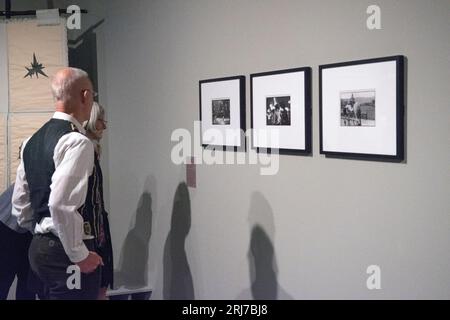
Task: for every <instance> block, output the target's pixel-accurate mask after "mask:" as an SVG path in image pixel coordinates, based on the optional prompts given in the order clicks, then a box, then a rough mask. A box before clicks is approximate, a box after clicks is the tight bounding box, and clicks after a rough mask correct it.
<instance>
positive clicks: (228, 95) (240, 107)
mask: <svg viewBox="0 0 450 320" xmlns="http://www.w3.org/2000/svg"><path fill="white" fill-rule="evenodd" d="M209 87H214V89H215V90H217V91H219V92H222V93H221V94H217V93H215V92H214V93H211V91H215V90H209V91H208V89H209ZM245 101H246V96H245V76H244V75H239V76H230V77H222V78H214V79H205V80H200V81H199V117H200V121H201V130H200V139H201V145H202V147H203V148H210V149H215V150H223V151H228V150H230V149H233V150H234V151H245V150H246V139H245V130H246V124H245V123H246V118H245V108H246V103H245ZM227 105H228V107H227ZM210 107H211V109H215V108H216V107H217V108H220V110H224V109H225V111H221V112H222V113H221V115H222V120H221V122H215V121H214V119H219V118H220V117H215V114H214V110H208V109H206V108H210ZM207 115H208V117H206V116H207ZM210 115H212V117H209V116H210ZM226 116H228V117H227V118H226ZM235 117H238V118H239V119H238V120H236V121H235V120H234V119H233V118H235ZM213 125H216V126H217V128H218V129H219V130H222V131H224V130H225V129H226V126H228V125H232V126H231V128H230V129H231V130H240V131H241V134H240V135H239V139H240V143H238V144H235V145H230V144H215V143H205V142H204V139H203V134H204V132H205V128H206V130H207V128H211V127H212V126H213Z"/></svg>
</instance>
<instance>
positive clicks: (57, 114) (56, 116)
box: [52, 111, 86, 134]
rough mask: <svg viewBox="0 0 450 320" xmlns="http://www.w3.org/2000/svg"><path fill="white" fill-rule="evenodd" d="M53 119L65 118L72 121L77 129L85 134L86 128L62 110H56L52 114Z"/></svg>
mask: <svg viewBox="0 0 450 320" xmlns="http://www.w3.org/2000/svg"><path fill="white" fill-rule="evenodd" d="M52 118H53V119H59V120H66V121H69V122H72V123H73V124H74V125H75V127H77V129H78V131H79V132H80V133H82V134H86V130H85V129H84V128H83V126H82V125H81V124H80V123H79V122H78V120H77V119H75V118H74V117H72V116H71V115H70V114H67V113H64V112H59V111H56V112H55V113H54V114H53V117H52Z"/></svg>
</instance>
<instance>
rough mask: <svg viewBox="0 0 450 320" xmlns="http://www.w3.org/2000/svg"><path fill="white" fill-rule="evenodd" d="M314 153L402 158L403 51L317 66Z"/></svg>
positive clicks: (351, 156)
mask: <svg viewBox="0 0 450 320" xmlns="http://www.w3.org/2000/svg"><path fill="white" fill-rule="evenodd" d="M319 94H320V97H319V108H320V110H319V117H320V153H321V154H325V155H327V156H336V157H349V158H362V159H367V160H370V159H377V160H386V161H402V160H403V159H404V142H403V140H404V119H403V114H404V57H403V56H392V57H384V58H376V59H367V60H358V61H351V62H343V63H335V64H327V65H321V66H319Z"/></svg>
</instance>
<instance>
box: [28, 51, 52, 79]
mask: <svg viewBox="0 0 450 320" xmlns="http://www.w3.org/2000/svg"><path fill="white" fill-rule="evenodd" d="M44 68H45V67H43V66H42V63H38V62H37V59H36V54H35V53H34V52H33V62H32V63H31V68H27V67H25V69H27V71H28V73H27V74H26V75H25V77H24V78H26V77H28V76H30V78H33V74H35V75H36V78H39V74H42V75H43V76H45V77H47V78H48V76H47V75H46V74H45V73H44V71H42V69H44Z"/></svg>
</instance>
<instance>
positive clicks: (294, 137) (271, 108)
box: [250, 67, 311, 154]
mask: <svg viewBox="0 0 450 320" xmlns="http://www.w3.org/2000/svg"><path fill="white" fill-rule="evenodd" d="M250 79H251V81H250V84H251V127H252V147H253V148H256V149H257V151H258V152H260V151H268V152H269V151H270V150H272V149H278V152H279V153H280V154H310V153H311V68H309V67H305V68H295V69H287V70H277V71H269V72H262V73H255V74H251V75H250Z"/></svg>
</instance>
